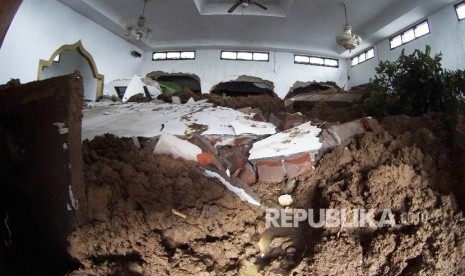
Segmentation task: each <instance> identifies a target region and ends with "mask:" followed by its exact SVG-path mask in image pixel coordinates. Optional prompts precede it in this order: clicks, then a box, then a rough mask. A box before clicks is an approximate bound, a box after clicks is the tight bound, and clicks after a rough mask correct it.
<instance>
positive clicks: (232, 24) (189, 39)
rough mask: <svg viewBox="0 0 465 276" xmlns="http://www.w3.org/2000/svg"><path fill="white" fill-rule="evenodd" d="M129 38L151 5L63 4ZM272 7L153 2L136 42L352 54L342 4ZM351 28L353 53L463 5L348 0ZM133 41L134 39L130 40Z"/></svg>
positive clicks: (154, 46)
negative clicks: (147, 31)
mask: <svg viewBox="0 0 465 276" xmlns="http://www.w3.org/2000/svg"><path fill="white" fill-rule="evenodd" d="M58 1H60V2H62V3H64V4H66V5H68V6H69V7H71V8H72V9H74V10H76V11H78V12H79V13H81V14H83V15H85V16H87V17H88V18H90V19H92V20H94V21H95V22H97V23H98V24H100V25H102V26H103V27H105V28H107V29H108V30H110V31H112V32H113V33H115V34H117V35H119V36H121V37H123V38H125V36H124V34H125V28H126V26H127V25H128V24H131V23H134V22H135V21H137V18H138V17H139V15H140V13H141V12H142V7H143V2H144V1H143V0H58ZM255 1H256V2H259V3H261V4H263V5H265V6H267V7H268V10H267V11H263V10H261V9H260V8H258V7H256V6H249V7H247V8H242V6H239V7H238V8H237V9H236V10H235V12H234V13H233V14H228V13H227V10H228V9H229V7H230V6H231V5H232V4H233V3H234V2H235V0H149V2H148V3H147V8H146V11H145V17H146V20H147V22H146V23H147V25H148V26H149V27H150V28H151V29H152V30H153V34H152V37H151V38H150V39H146V40H144V41H143V42H137V41H135V40H130V42H131V43H133V44H134V45H137V46H138V47H141V48H142V49H144V50H170V49H171V50H172V49H194V50H195V49H202V48H220V49H240V50H278V51H289V52H295V53H302V54H318V55H324V56H328V57H338V58H341V57H348V56H350V53H349V52H348V51H344V49H343V48H342V47H341V46H339V45H337V44H336V42H335V36H336V34H338V33H340V32H341V31H342V27H343V25H344V23H345V19H344V9H343V6H342V4H341V3H342V0H255ZM343 2H345V3H347V4H348V16H349V23H350V24H351V25H352V26H353V28H354V33H356V34H358V35H360V36H362V38H363V39H364V41H363V44H362V45H361V46H360V47H359V48H358V49H356V50H354V51H353V53H352V54H354V53H356V52H358V51H359V50H363V49H364V48H367V47H369V46H370V45H373V44H374V43H377V42H379V41H380V40H382V39H384V38H386V37H389V36H391V35H393V34H394V33H396V32H398V31H400V30H401V29H403V28H405V27H408V26H409V25H411V24H413V23H415V22H417V21H419V20H421V19H423V18H425V17H426V16H428V15H430V14H431V13H433V12H435V11H437V10H439V9H441V8H443V7H445V6H447V5H449V4H452V3H454V2H457V1H456V0H345V1H343ZM125 39H126V38H125Z"/></svg>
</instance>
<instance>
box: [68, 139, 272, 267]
mask: <svg viewBox="0 0 465 276" xmlns="http://www.w3.org/2000/svg"><path fill="white" fill-rule="evenodd" d="M83 147H84V161H85V186H86V194H87V199H88V214H89V217H90V219H91V221H92V223H90V224H88V225H85V226H83V227H81V228H79V229H78V230H77V231H75V232H74V233H73V234H72V235H71V236H70V237H69V242H70V247H69V252H70V253H71V255H72V256H73V257H75V258H76V259H78V260H79V261H80V262H81V263H82V264H83V267H82V268H81V269H80V270H78V271H75V272H73V274H72V275H122V274H123V275H167V274H169V275H192V274H195V275H200V274H199V273H201V272H203V273H206V272H212V273H214V274H221V273H223V275H234V274H235V271H238V269H239V268H240V266H241V260H242V259H247V258H249V257H250V256H253V255H255V254H257V253H258V249H257V247H256V246H254V245H252V243H251V241H252V239H253V237H254V236H256V235H258V233H260V232H261V231H262V230H263V227H264V223H257V220H258V219H259V218H260V217H262V211H261V210H260V209H259V208H254V207H251V206H249V205H248V204H244V203H243V202H242V201H240V200H239V199H238V198H237V197H236V196H235V195H233V194H232V193H230V192H229V191H227V190H226V189H225V188H224V187H223V186H222V184H220V183H219V182H217V181H216V180H212V179H208V178H206V177H204V176H203V172H202V171H201V170H200V169H199V168H198V167H197V165H196V163H194V162H184V161H181V160H176V159H173V158H172V157H169V156H164V155H156V156H155V155H153V154H152V150H153V148H151V147H150V146H146V147H142V149H141V150H139V149H138V148H136V146H135V145H134V143H133V141H132V140H131V139H119V138H115V137H114V136H110V135H107V136H104V137H98V138H96V139H94V140H92V141H91V142H88V141H85V142H84V144H83ZM260 225H261V226H260Z"/></svg>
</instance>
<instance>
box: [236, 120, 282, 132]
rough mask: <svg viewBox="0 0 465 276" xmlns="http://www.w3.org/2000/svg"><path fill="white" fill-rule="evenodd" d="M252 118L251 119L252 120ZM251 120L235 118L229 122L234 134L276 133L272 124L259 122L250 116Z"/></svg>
mask: <svg viewBox="0 0 465 276" xmlns="http://www.w3.org/2000/svg"><path fill="white" fill-rule="evenodd" d="M252 120H253V121H252ZM252 120H249V119H247V120H243V119H239V120H235V121H232V122H230V124H231V126H232V127H233V128H234V133H236V135H241V134H255V135H271V134H275V133H276V128H275V127H274V125H272V124H270V123H266V122H263V121H261V122H259V121H256V120H254V117H253V116H252Z"/></svg>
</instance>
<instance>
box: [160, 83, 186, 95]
mask: <svg viewBox="0 0 465 276" xmlns="http://www.w3.org/2000/svg"><path fill="white" fill-rule="evenodd" d="M158 84H160V87H161V89H162V90H163V94H165V95H168V96H173V95H174V94H177V93H179V92H181V91H182V87H181V86H179V85H178V84H177V83H174V82H169V81H158Z"/></svg>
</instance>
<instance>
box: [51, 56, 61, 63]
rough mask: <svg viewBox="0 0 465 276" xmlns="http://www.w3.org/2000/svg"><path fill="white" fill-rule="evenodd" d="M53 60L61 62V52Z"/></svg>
mask: <svg viewBox="0 0 465 276" xmlns="http://www.w3.org/2000/svg"><path fill="white" fill-rule="evenodd" d="M53 61H54V62H60V54H58V55H56V56H55V57H54V58H53Z"/></svg>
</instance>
